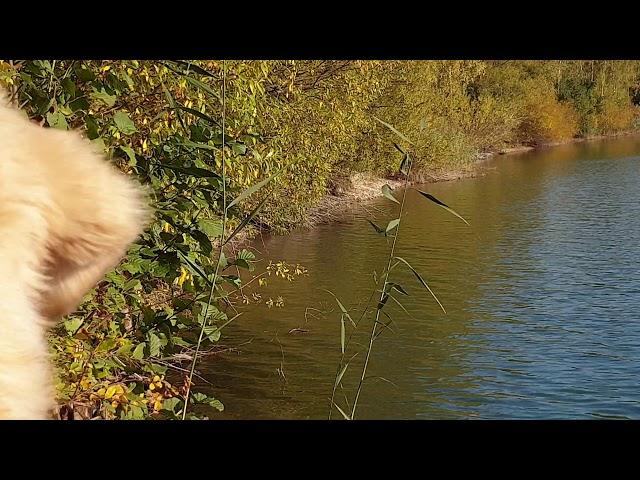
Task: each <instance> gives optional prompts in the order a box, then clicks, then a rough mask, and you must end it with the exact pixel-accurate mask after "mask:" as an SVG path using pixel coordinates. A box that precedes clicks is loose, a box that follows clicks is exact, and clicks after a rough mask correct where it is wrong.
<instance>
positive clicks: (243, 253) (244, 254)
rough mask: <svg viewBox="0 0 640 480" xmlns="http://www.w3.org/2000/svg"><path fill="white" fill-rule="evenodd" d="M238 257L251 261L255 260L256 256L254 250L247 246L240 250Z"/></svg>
mask: <svg viewBox="0 0 640 480" xmlns="http://www.w3.org/2000/svg"><path fill="white" fill-rule="evenodd" d="M236 258H241V259H243V260H246V261H248V262H250V261H251V260H255V259H256V256H255V254H254V253H253V252H252V251H250V250H247V249H246V248H243V249H242V250H240V251H239V252H238V254H237V255H236Z"/></svg>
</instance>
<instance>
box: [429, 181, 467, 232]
mask: <svg viewBox="0 0 640 480" xmlns="http://www.w3.org/2000/svg"><path fill="white" fill-rule="evenodd" d="M417 192H418V193H419V194H420V195H422V196H423V197H425V198H428V199H429V200H431V201H432V202H433V203H435V204H436V205H439V206H440V207H442V208H444V209H445V210H446V211H448V212H449V213H451V214H453V215H455V216H456V217H458V218H459V219H460V220H462V221H463V222H464V223H466V224H467V225H469V222H467V221H466V220H465V219H464V218H462V217H461V216H460V215H458V213H457V212H456V211H455V210H453V209H452V208H450V207H449V206H448V205H446V204H444V203H443V202H441V201H440V200H438V199H437V198H436V197H434V196H433V195H431V194H430V193H427V192H423V191H422V190H417ZM469 226H470V225H469Z"/></svg>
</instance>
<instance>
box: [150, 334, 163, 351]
mask: <svg viewBox="0 0 640 480" xmlns="http://www.w3.org/2000/svg"><path fill="white" fill-rule="evenodd" d="M148 341H149V355H151V356H152V357H157V356H159V355H160V347H161V346H162V344H161V343H160V338H159V337H158V336H157V335H156V334H155V333H153V332H150V333H149V335H148Z"/></svg>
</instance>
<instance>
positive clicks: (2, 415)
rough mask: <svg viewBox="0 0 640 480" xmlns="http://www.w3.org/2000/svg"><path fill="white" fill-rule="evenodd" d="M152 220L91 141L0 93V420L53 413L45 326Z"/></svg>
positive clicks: (137, 192) (138, 195) (132, 186)
mask: <svg viewBox="0 0 640 480" xmlns="http://www.w3.org/2000/svg"><path fill="white" fill-rule="evenodd" d="M149 218H150V213H149V210H148V207H147V202H146V196H145V194H144V191H143V189H142V188H141V187H140V186H139V185H138V184H137V183H135V182H133V181H132V180H131V179H129V178H128V177H127V176H126V175H124V174H122V173H121V172H119V171H118V170H116V169H115V168H113V167H112V166H111V165H109V163H108V162H107V161H106V160H105V159H104V158H103V156H102V155H100V154H99V153H97V152H96V151H94V150H93V148H92V146H91V144H90V143H89V142H88V141H86V140H84V139H82V138H81V137H80V135H79V134H78V133H75V132H64V131H60V130H55V129H53V128H42V127H39V126H38V125H36V124H34V123H32V122H30V121H29V120H28V118H27V117H26V115H25V114H24V113H23V112H21V111H19V110H17V109H15V108H12V107H11V106H10V104H9V101H8V100H7V96H6V95H5V94H4V92H2V91H0V419H45V418H48V417H49V416H50V414H51V409H52V408H53V407H54V396H53V388H52V375H51V370H50V366H49V359H48V347H47V342H46V338H45V334H46V329H47V328H48V327H50V326H51V325H53V323H54V322H55V321H56V320H58V319H59V318H60V317H61V316H63V315H66V314H68V313H70V312H72V311H73V310H75V309H76V308H77V306H78V303H79V302H80V300H81V299H82V297H83V296H84V295H85V294H86V293H87V292H88V291H89V290H90V289H91V288H92V287H94V286H95V284H96V283H97V282H98V281H99V280H100V279H101V278H102V276H103V275H104V274H105V273H106V272H107V271H108V270H110V269H111V268H113V267H114V266H115V265H116V264H117V263H118V262H119V261H120V260H121V258H122V257H123V256H124V255H125V253H126V250H127V249H128V247H129V246H130V244H131V243H132V242H133V241H135V239H136V238H137V237H138V235H140V233H141V232H142V230H143V229H144V227H145V226H146V224H147V222H148V219H149Z"/></svg>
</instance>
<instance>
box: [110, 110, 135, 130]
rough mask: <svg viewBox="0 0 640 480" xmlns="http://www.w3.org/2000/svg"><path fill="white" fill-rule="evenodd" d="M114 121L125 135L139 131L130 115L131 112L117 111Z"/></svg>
mask: <svg viewBox="0 0 640 480" xmlns="http://www.w3.org/2000/svg"><path fill="white" fill-rule="evenodd" d="M113 120H114V122H116V127H118V130H120V131H121V132H122V133H124V134H125V135H131V134H132V133H135V132H136V131H137V129H136V126H135V125H134V123H133V120H131V118H130V117H129V114H128V113H126V112H116V114H115V115H114V116H113Z"/></svg>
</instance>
